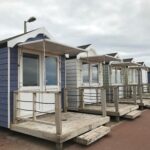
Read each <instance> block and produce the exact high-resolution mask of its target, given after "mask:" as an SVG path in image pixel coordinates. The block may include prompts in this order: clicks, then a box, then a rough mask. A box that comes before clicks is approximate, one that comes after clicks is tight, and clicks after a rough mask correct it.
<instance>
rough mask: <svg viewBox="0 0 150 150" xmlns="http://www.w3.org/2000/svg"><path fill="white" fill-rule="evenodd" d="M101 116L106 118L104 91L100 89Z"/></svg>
mask: <svg viewBox="0 0 150 150" xmlns="http://www.w3.org/2000/svg"><path fill="white" fill-rule="evenodd" d="M101 103H102V116H103V117H106V115H107V114H106V89H101Z"/></svg>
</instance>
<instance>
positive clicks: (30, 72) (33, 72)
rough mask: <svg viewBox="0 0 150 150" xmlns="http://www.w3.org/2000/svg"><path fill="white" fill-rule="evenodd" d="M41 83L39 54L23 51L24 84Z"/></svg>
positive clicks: (34, 84)
mask: <svg viewBox="0 0 150 150" xmlns="http://www.w3.org/2000/svg"><path fill="white" fill-rule="evenodd" d="M38 85H39V56H38V55H34V54H28V53H23V86H38Z"/></svg>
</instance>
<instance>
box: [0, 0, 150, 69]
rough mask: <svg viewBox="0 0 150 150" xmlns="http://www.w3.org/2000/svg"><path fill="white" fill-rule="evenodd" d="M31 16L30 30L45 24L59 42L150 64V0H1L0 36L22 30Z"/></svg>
mask: <svg viewBox="0 0 150 150" xmlns="http://www.w3.org/2000/svg"><path fill="white" fill-rule="evenodd" d="M31 16H35V17H36V18H37V20H36V21H35V22H32V23H30V24H28V30H32V29H35V28H39V27H45V28H46V29H47V30H48V32H49V33H50V34H51V35H52V36H53V37H54V39H55V40H57V41H59V42H62V43H66V44H70V45H72V46H79V45H84V44H92V47H93V48H94V49H96V51H97V53H98V54H106V53H112V52H118V53H119V55H120V57H123V58H128V57H133V58H135V60H136V61H144V62H145V63H146V64H147V65H149V66H150V0H105V1H104V0H5V1H2V0H0V20H1V21H0V29H1V32H0V39H1V40H2V39H4V38H7V37H10V36H14V35H17V34H20V33H22V32H23V22H24V20H27V19H28V18H29V17H31Z"/></svg>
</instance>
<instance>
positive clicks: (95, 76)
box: [92, 65, 98, 83]
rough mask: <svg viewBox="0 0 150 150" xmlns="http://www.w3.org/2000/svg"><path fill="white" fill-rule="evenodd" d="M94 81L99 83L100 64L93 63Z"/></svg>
mask: <svg viewBox="0 0 150 150" xmlns="http://www.w3.org/2000/svg"><path fill="white" fill-rule="evenodd" d="M92 82H93V83H98V65H92Z"/></svg>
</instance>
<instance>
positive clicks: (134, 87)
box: [133, 86, 137, 104]
mask: <svg viewBox="0 0 150 150" xmlns="http://www.w3.org/2000/svg"><path fill="white" fill-rule="evenodd" d="M136 100H137V96H136V86H133V101H134V104H137V102H136Z"/></svg>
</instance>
